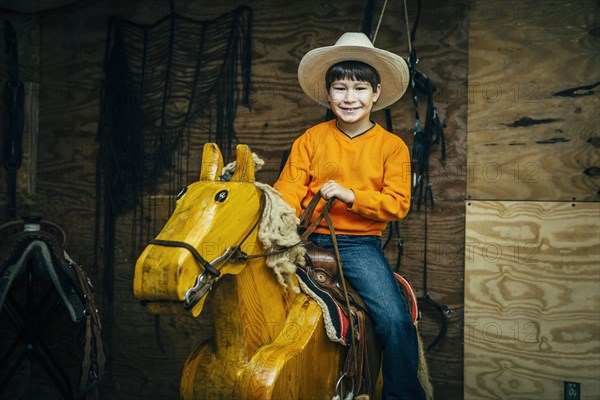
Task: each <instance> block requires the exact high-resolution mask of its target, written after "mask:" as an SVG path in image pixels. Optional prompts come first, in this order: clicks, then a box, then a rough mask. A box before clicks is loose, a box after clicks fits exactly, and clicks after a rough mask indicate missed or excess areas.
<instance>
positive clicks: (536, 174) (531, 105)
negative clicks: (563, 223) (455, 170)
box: [467, 0, 600, 201]
mask: <svg viewBox="0 0 600 400" xmlns="http://www.w3.org/2000/svg"><path fill="white" fill-rule="evenodd" d="M599 15H600V5H599V4H598V2H595V1H591V0H578V1H571V2H560V1H544V2H533V1H525V2H523V1H502V2H497V1H486V0H481V1H476V2H474V3H473V6H472V10H471V25H470V35H469V115H468V126H469V135H468V178H469V179H468V189H467V194H468V198H471V199H501V200H550V201H554V200H567V201H572V200H578V201H598V200H600V192H599V189H600V174H598V173H597V171H598V167H599V166H600V150H599V149H598V146H599V145H598V127H599V126H600V118H599V117H598V109H599V108H600V87H599V86H598V82H600V64H599V60H600V59H599V58H598V54H599V53H600V41H599V39H598V35H597V33H596V32H597V21H598V16H599Z"/></svg>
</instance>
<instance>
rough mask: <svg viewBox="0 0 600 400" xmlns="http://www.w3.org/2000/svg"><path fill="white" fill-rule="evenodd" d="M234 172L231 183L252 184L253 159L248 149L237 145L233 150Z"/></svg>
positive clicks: (245, 146) (242, 145)
mask: <svg viewBox="0 0 600 400" xmlns="http://www.w3.org/2000/svg"><path fill="white" fill-rule="evenodd" d="M235 161H236V166H235V172H234V173H233V176H232V177H231V181H232V182H251V183H252V182H254V158H253V157H252V151H251V150H250V147H248V146H247V145H245V144H238V145H237V146H236V148H235Z"/></svg>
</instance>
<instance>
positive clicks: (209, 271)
mask: <svg viewBox="0 0 600 400" xmlns="http://www.w3.org/2000/svg"><path fill="white" fill-rule="evenodd" d="M260 193H261V196H260V212H259V213H258V217H257V218H256V221H254V223H253V224H252V226H251V227H250V229H249V230H248V232H247V233H246V234H245V235H244V236H243V237H242V239H241V240H240V242H239V243H238V244H236V245H235V246H229V247H228V248H227V249H226V250H225V252H224V253H223V254H221V255H220V256H218V257H216V258H215V259H214V260H212V261H210V262H209V261H207V260H206V259H205V258H204V257H202V255H201V254H200V253H199V252H198V250H196V248H195V247H194V246H192V245H191V244H189V243H186V242H183V241H179V240H164V239H153V240H150V241H149V242H148V243H149V244H153V245H157V246H165V247H179V248H183V249H186V250H187V251H189V252H190V254H191V255H192V257H194V260H195V261H196V262H197V263H198V264H199V265H201V266H202V267H203V271H202V272H201V273H200V274H199V275H198V277H196V283H195V284H194V286H192V287H191V288H189V289H188V290H186V291H185V293H184V304H183V305H184V307H185V309H187V310H189V309H191V308H192V307H194V306H195V305H196V304H198V302H199V301H200V300H201V299H202V298H203V297H204V296H205V295H206V294H207V293H208V292H210V290H211V289H212V286H213V284H214V283H215V282H216V281H217V279H219V277H220V276H221V269H222V268H223V266H224V265H225V264H227V263H230V262H231V263H238V262H245V261H247V260H248V259H249V258H250V256H248V255H247V254H246V253H245V252H243V251H242V245H243V244H244V242H245V241H246V240H247V239H248V237H250V235H251V234H252V232H254V230H255V229H256V228H257V226H258V224H259V222H260V220H261V218H262V214H263V211H264V208H265V193H264V192H263V191H262V190H261V191H260Z"/></svg>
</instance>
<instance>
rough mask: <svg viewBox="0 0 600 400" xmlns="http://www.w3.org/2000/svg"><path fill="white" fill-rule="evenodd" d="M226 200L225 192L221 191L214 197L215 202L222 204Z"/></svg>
mask: <svg viewBox="0 0 600 400" xmlns="http://www.w3.org/2000/svg"><path fill="white" fill-rule="evenodd" d="M226 199H227V190H221V191H220V192H219V193H217V194H216V195H215V201H216V202H219V203H222V202H224V201H225V200H226Z"/></svg>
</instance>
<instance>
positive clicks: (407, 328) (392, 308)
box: [310, 234, 425, 400]
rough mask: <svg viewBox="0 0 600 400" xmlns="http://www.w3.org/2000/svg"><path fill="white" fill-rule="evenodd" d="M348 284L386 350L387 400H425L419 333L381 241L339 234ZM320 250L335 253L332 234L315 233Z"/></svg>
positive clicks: (371, 237)
mask: <svg viewBox="0 0 600 400" xmlns="http://www.w3.org/2000/svg"><path fill="white" fill-rule="evenodd" d="M336 238H337V242H338V248H339V251H340V257H341V259H342V269H343V271H344V277H345V278H346V280H347V281H348V282H349V283H350V284H351V285H352V287H354V289H356V291H357V292H358V293H359V294H360V295H361V297H362V298H363V300H364V302H365V305H366V306H367V308H368V310H369V312H370V314H371V318H372V319H373V322H374V324H375V333H376V334H377V338H378V339H379V343H380V344H381V346H382V349H383V366H382V373H383V399H384V400H392V399H393V400H396V399H402V400H421V399H425V392H424V391H423V388H422V387H421V384H420V382H419V378H418V375H417V373H418V368H419V353H418V344H417V330H416V328H415V326H414V324H413V323H412V320H411V317H410V314H409V312H408V307H407V306H406V301H405V300H404V297H403V296H402V292H401V290H400V289H399V287H398V283H397V281H396V278H395V277H394V274H393V271H392V268H391V267H390V265H389V263H388V261H387V259H386V258H385V254H384V253H383V250H382V249H381V238H380V237H379V236H354V235H336ZM310 240H312V241H313V242H314V243H315V244H316V245H318V246H321V247H323V248H326V249H333V242H332V239H331V236H330V235H323V234H312V235H311V236H310Z"/></svg>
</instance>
